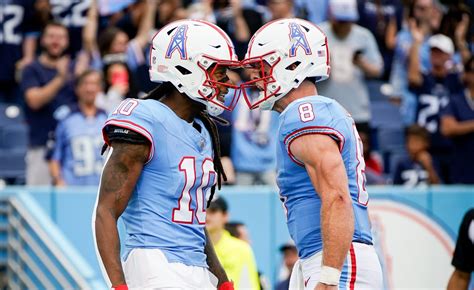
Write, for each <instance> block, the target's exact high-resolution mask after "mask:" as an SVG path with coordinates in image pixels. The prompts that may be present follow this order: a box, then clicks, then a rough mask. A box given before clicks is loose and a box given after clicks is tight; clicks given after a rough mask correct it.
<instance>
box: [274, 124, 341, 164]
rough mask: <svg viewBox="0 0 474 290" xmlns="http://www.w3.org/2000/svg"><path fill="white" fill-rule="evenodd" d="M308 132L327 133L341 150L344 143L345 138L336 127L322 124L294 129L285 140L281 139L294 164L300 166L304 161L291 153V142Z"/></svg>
mask: <svg viewBox="0 0 474 290" xmlns="http://www.w3.org/2000/svg"><path fill="white" fill-rule="evenodd" d="M309 134H321V135H329V136H331V137H332V138H333V139H334V140H336V142H337V143H338V145H339V151H342V149H343V148H344V143H345V138H344V135H342V133H341V132H339V131H337V130H336V129H333V128H330V127H322V126H310V127H304V128H301V129H299V130H296V131H294V132H293V133H291V134H290V135H288V136H286V138H285V140H284V141H283V142H284V144H285V146H286V151H287V153H288V155H289V156H290V158H291V160H293V161H294V162H295V163H296V164H298V165H300V166H304V163H303V162H301V161H300V160H298V159H297V158H296V157H295V156H294V155H293V154H292V153H291V148H290V146H291V143H292V142H293V141H294V140H296V138H298V137H301V136H304V135H309Z"/></svg>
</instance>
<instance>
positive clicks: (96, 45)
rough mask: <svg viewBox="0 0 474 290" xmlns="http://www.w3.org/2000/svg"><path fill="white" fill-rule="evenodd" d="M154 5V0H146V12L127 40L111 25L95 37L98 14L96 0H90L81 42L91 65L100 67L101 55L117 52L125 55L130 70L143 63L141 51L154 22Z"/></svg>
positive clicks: (147, 40) (120, 31)
mask: <svg viewBox="0 0 474 290" xmlns="http://www.w3.org/2000/svg"><path fill="white" fill-rule="evenodd" d="M156 6H157V2H156V0H146V9H145V11H146V13H145V15H144V16H143V17H142V19H141V22H140V25H139V29H138V32H137V35H136V36H135V38H133V39H132V40H129V38H128V36H127V34H126V33H125V32H123V31H122V30H120V29H119V28H116V27H113V26H112V27H108V28H106V29H105V30H104V31H102V32H101V33H100V35H99V37H98V38H97V30H98V16H99V15H98V8H97V0H92V5H91V7H90V9H89V12H88V16H87V17H88V18H87V24H86V26H85V27H84V30H83V42H84V48H85V49H86V51H87V52H89V53H90V54H91V56H92V59H93V67H94V68H96V69H101V68H102V66H103V64H102V60H101V57H104V56H106V55H108V54H119V53H125V54H126V55H127V60H126V61H127V65H128V67H129V69H130V70H131V71H132V72H134V71H135V70H136V68H137V67H138V66H140V65H141V64H143V63H145V62H146V59H145V55H144V53H143V51H144V49H145V47H146V46H147V45H148V43H149V39H150V32H151V30H152V28H153V24H154V23H155V16H156Z"/></svg>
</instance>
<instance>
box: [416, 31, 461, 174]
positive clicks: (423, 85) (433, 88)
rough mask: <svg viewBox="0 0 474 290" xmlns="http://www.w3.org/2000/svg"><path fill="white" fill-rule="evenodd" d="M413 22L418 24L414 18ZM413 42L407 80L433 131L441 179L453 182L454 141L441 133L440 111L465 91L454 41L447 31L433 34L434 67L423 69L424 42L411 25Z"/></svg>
mask: <svg viewBox="0 0 474 290" xmlns="http://www.w3.org/2000/svg"><path fill="white" fill-rule="evenodd" d="M412 25H413V26H414V25H415V24H414V23H413V22H412ZM412 35H413V45H412V48H411V50H410V61H409V68H408V81H409V84H410V90H411V91H412V92H413V93H414V94H415V96H416V99H417V123H418V124H419V125H420V126H422V127H424V128H426V129H427V130H428V131H429V132H430V134H431V149H430V152H431V154H432V156H433V161H434V165H435V168H436V171H437V172H438V175H439V176H440V177H441V180H442V181H443V182H445V183H450V181H451V178H452V176H451V175H452V172H451V171H452V162H451V155H452V154H451V153H452V142H451V140H449V139H447V138H446V137H444V136H443V135H442V134H441V128H440V124H439V122H440V112H441V110H443V108H445V107H446V105H447V104H448V102H449V99H450V98H451V96H453V95H454V94H457V93H461V92H462V88H463V85H462V83H461V79H460V75H459V73H458V72H456V71H455V70H454V67H453V62H452V55H453V53H454V45H453V43H452V41H451V39H450V38H449V37H447V36H445V35H442V34H437V35H434V36H432V37H430V39H429V41H428V44H429V46H430V60H431V69H430V70H428V71H423V70H422V69H421V64H420V56H419V51H420V49H419V48H420V46H421V44H422V42H423V39H424V37H423V34H422V32H421V30H419V29H417V28H415V27H412Z"/></svg>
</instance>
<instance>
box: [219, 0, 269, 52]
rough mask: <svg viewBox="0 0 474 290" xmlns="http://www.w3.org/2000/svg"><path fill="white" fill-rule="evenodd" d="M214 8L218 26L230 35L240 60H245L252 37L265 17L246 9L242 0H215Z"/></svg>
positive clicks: (253, 10) (248, 8) (251, 9)
mask: <svg viewBox="0 0 474 290" xmlns="http://www.w3.org/2000/svg"><path fill="white" fill-rule="evenodd" d="M213 7H214V14H215V16H216V24H217V25H218V26H219V27H220V28H222V29H223V30H224V31H225V32H226V33H227V34H228V35H229V37H230V38H231V39H232V41H233V42H234V46H235V52H236V53H237V55H238V57H239V59H243V58H244V56H245V53H246V52H247V44H248V41H249V40H250V37H251V36H252V35H253V34H254V33H255V32H257V30H258V29H259V28H260V27H261V26H262V25H263V15H261V14H260V13H259V12H257V11H256V10H255V9H253V8H250V7H244V6H243V5H242V0H215V1H214V4H213Z"/></svg>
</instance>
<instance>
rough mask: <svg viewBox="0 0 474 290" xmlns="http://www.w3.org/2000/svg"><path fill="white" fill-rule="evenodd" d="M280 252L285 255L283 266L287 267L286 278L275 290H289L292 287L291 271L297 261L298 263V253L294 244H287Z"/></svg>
mask: <svg viewBox="0 0 474 290" xmlns="http://www.w3.org/2000/svg"><path fill="white" fill-rule="evenodd" d="M280 252H281V253H282V254H283V265H284V267H285V270H286V271H285V273H287V275H285V276H286V278H285V279H284V280H282V281H280V282H278V284H277V285H276V286H275V290H288V289H289V287H290V277H291V271H292V270H293V266H294V265H295V263H296V261H298V251H297V250H296V246H295V245H294V244H293V243H287V244H284V245H283V246H281V247H280Z"/></svg>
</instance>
